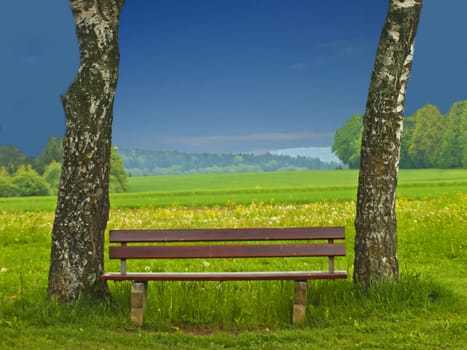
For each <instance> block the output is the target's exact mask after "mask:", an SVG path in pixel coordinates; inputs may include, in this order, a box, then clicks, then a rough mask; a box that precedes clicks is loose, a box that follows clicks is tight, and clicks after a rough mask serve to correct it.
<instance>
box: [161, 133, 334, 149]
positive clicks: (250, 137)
mask: <svg viewBox="0 0 467 350" xmlns="http://www.w3.org/2000/svg"><path fill="white" fill-rule="evenodd" d="M333 135H334V133H331V132H325V133H306V132H303V133H258V134H246V135H214V136H196V137H163V138H160V139H159V140H158V141H159V142H160V143H177V144H183V145H192V146H200V145H209V144H216V143H224V142H229V143H232V142H239V143H240V142H256V141H296V140H308V141H311V140H317V139H322V138H326V137H330V136H333Z"/></svg>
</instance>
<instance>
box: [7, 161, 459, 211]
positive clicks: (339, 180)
mask: <svg viewBox="0 0 467 350" xmlns="http://www.w3.org/2000/svg"><path fill="white" fill-rule="evenodd" d="M357 183H358V172H357V171H356V170H322V171H297V172H272V173H239V174H195V175H170V176H147V177H133V178H130V190H129V192H128V193H118V194H112V195H111V206H112V208H114V209H118V208H142V207H143V208H157V207H169V206H171V207H173V206H184V207H204V206H219V205H220V206H224V205H232V204H249V203H252V202H265V203H274V202H275V203H290V204H300V203H310V202H311V203H313V202H323V201H351V200H355V198H356V193H357ZM465 192H467V170H466V169H456V170H440V169H423V170H401V171H400V174H399V186H398V196H399V197H402V198H412V199H420V198H427V197H433V196H440V195H450V194H455V193H465ZM55 205H56V198H55V197H28V198H0V211H35V210H47V211H49V210H54V208H55Z"/></svg>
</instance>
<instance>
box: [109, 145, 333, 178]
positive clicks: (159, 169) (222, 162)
mask: <svg viewBox="0 0 467 350" xmlns="http://www.w3.org/2000/svg"><path fill="white" fill-rule="evenodd" d="M282 151H284V152H285V151H287V150H278V151H274V152H279V153H277V154H272V153H265V154H249V153H241V154H224V153H221V154H216V153H183V152H176V151H148V150H140V149H118V151H117V152H118V154H119V155H120V157H121V158H122V161H123V165H124V166H125V169H126V171H127V172H128V174H129V175H130V176H148V175H169V174H202V173H205V174H206V173H239V172H263V171H264V172H270V171H293V170H318V169H336V168H341V167H342V163H340V162H339V161H338V160H337V161H332V158H329V155H327V154H326V152H324V151H322V152H321V153H319V154H318V153H316V152H315V153H314V155H315V156H311V155H312V154H313V153H310V152H308V153H304V154H306V155H305V156H303V155H301V154H299V153H295V154H293V155H287V154H280V152H282ZM324 156H327V157H328V159H330V160H331V161H323V160H321V158H322V157H323V159H325V158H324Z"/></svg>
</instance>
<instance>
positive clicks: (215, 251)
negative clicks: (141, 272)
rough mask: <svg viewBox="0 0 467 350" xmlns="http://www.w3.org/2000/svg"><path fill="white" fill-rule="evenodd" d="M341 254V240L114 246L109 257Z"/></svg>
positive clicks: (234, 256)
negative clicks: (301, 242) (303, 242)
mask: <svg viewBox="0 0 467 350" xmlns="http://www.w3.org/2000/svg"><path fill="white" fill-rule="evenodd" d="M344 255H345V245H344V244H343V243H335V244H328V243H322V244H269V245H265V244H249V245H209V246H207V245H191V246H113V247H110V248H109V258H110V259H168V258H249V257H295V256H296V257H299V256H344Z"/></svg>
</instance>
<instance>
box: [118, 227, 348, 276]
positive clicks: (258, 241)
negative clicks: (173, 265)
mask: <svg viewBox="0 0 467 350" xmlns="http://www.w3.org/2000/svg"><path fill="white" fill-rule="evenodd" d="M344 238H345V230H344V227H342V226H337V227H292V228H230V229H225V228H223V229H178V230H177V229H175V230H111V231H110V235H109V241H110V243H119V244H120V245H119V246H110V247H109V258H110V259H120V260H121V273H126V259H168V258H252V257H258V258H259V257H263V258H264V257H309V256H327V257H328V261H329V271H334V256H345V244H344V243H334V240H343V239H344ZM238 241H245V242H248V241H249V242H251V243H248V244H199V242H204V243H206V242H207V243H210V242H231V243H233V242H238ZM269 241H283V242H271V243H272V244H265V242H269ZM293 241H302V242H300V243H295V242H293ZM313 241H326V242H320V243H316V242H313ZM195 242H198V244H192V243H195ZM135 243H146V244H145V245H137V244H135ZM147 243H155V245H147ZM157 243H159V244H157ZM163 243H164V244H163ZM165 243H177V244H175V245H167V244H165ZM183 243H186V244H183ZM128 244H132V245H128Z"/></svg>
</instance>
